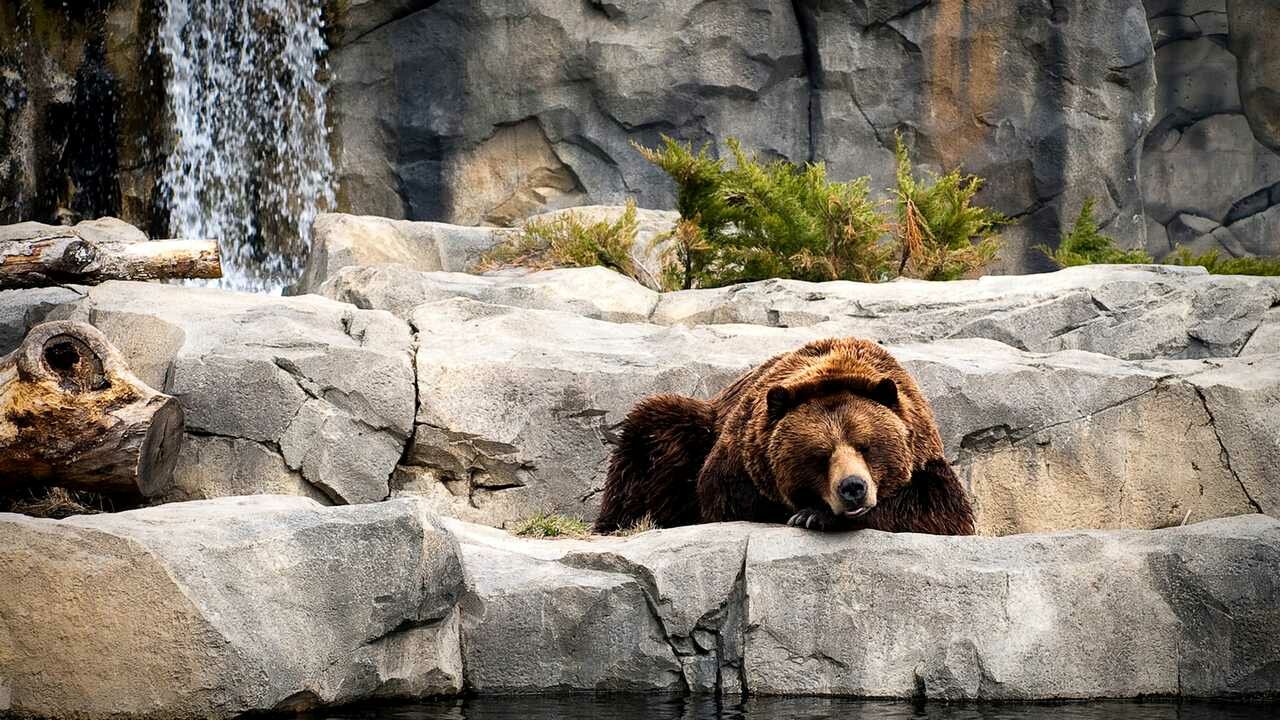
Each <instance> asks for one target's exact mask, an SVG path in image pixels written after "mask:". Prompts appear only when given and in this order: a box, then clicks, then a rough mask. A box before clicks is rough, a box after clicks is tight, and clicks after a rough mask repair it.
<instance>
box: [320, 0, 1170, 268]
mask: <svg viewBox="0 0 1280 720" xmlns="http://www.w3.org/2000/svg"><path fill="white" fill-rule="evenodd" d="M406 5H413V6H414V7H415V8H418V7H420V8H422V9H421V10H419V11H418V12H410V11H409V9H408V7H406V8H405V10H404V11H403V12H396V13H389V12H388V11H387V10H385V9H383V8H378V7H376V6H374V5H373V4H368V3H366V4H360V5H356V6H353V7H352V8H351V9H350V10H348V11H347V12H345V13H343V14H342V15H341V17H339V18H338V25H339V27H340V28H341V29H340V31H339V39H338V40H337V41H336V43H335V48H334V51H333V67H334V85H333V88H334V89H333V104H332V107H333V108H334V112H335V116H336V118H337V121H336V133H337V136H338V142H339V143H340V145H341V147H342V148H343V155H344V156H349V157H350V158H351V159H352V160H353V161H352V162H343V161H341V160H340V162H339V175H340V180H341V184H342V186H343V187H344V188H347V189H348V191H347V192H345V193H344V195H343V197H342V201H341V202H340V205H342V206H343V207H345V208H349V209H351V210H352V211H357V212H359V211H368V210H370V209H376V210H377V211H379V212H386V211H387V210H388V209H389V208H394V209H397V210H399V212H398V213H396V212H393V213H392V214H393V216H396V217H400V216H404V217H413V218H430V219H439V220H446V221H449V222H458V223H463V224H472V223H478V222H491V223H500V224H501V223H508V222H510V221H511V220H512V219H518V218H520V217H523V216H526V215H529V214H532V213H534V212H537V211H539V210H541V209H542V208H547V207H550V208H556V207H563V206H565V205H568V204H579V203H580V202H581V201H583V200H587V201H595V202H601V201H604V202H618V201H620V200H622V199H623V198H624V197H626V196H629V195H635V196H637V197H638V199H639V201H640V204H641V205H642V206H645V207H670V205H671V202H672V189H671V185H670V183H669V181H668V180H667V179H666V178H665V177H664V176H663V175H661V174H660V173H659V172H658V171H656V170H655V169H654V168H652V167H651V166H649V165H648V164H647V163H646V162H645V161H644V160H643V159H642V158H641V157H640V156H639V154H638V153H636V152H635V150H634V149H633V148H632V147H631V146H630V145H629V142H631V141H636V142H640V143H644V144H648V145H653V144H654V143H656V141H657V140H658V135H659V134H660V133H665V134H668V135H672V136H675V137H677V138H680V139H683V140H687V141H691V142H694V143H698V144H701V143H703V142H712V143H717V144H719V143H723V141H724V140H726V139H727V138H729V137H737V138H739V139H740V140H742V142H743V144H744V146H745V147H747V148H751V149H755V150H758V151H759V152H761V153H762V154H763V155H764V156H766V157H782V158H787V159H790V160H793V161H796V162H802V161H806V160H825V161H827V162H828V163H829V164H830V165H831V166H832V168H833V170H834V174H835V175H836V176H838V177H853V176H858V175H864V174H870V175H871V176H872V178H873V181H874V183H873V184H874V185H875V186H876V187H878V188H879V187H887V186H888V184H889V183H890V182H891V180H892V147H893V142H894V133H895V131H899V130H901V131H905V133H906V136H907V139H908V141H909V142H910V143H911V144H912V145H914V146H915V148H916V151H917V153H918V155H919V158H920V160H921V162H922V163H923V164H924V165H926V166H931V167H934V168H942V167H945V168H950V167H953V166H962V167H964V168H965V169H966V170H968V171H970V172H976V173H978V174H981V175H984V176H986V177H988V178H989V179H990V184H989V186H988V189H987V190H986V191H985V194H984V198H983V199H984V200H985V201H987V202H988V203H989V204H992V205H994V206H995V207H997V208H999V209H1000V210H1002V211H1005V212H1007V213H1010V214H1017V215H1021V216H1026V217H1028V218H1031V220H1029V221H1028V225H1027V227H1028V228H1029V231H1030V232H1042V231H1043V234H1041V235H1040V236H1039V238H1040V240H1042V239H1043V238H1045V237H1054V236H1056V231H1057V227H1058V220H1059V217H1060V216H1061V215H1062V214H1064V213H1065V212H1074V211H1075V209H1076V208H1077V207H1078V206H1079V203H1080V202H1081V201H1082V200H1083V198H1084V197H1086V196H1090V195H1092V196H1094V197H1097V198H1100V199H1102V200H1103V205H1104V206H1105V210H1106V217H1105V218H1104V220H1106V221H1107V222H1108V223H1110V227H1111V228H1112V229H1113V230H1114V232H1115V234H1117V235H1118V236H1120V237H1122V238H1125V239H1126V241H1128V240H1129V239H1130V238H1132V240H1133V241H1134V242H1136V243H1137V244H1139V245H1140V244H1141V239H1142V236H1143V233H1144V228H1143V223H1142V221H1141V215H1142V206H1141V198H1140V192H1139V186H1138V184H1137V182H1136V176H1137V160H1138V154H1139V149H1140V145H1141V141H1142V137H1143V135H1144V134H1145V131H1146V127H1147V123H1148V120H1149V119H1150V115H1151V105H1152V94H1151V93H1152V89H1153V87H1154V71H1153V63H1152V48H1151V44H1150V42H1149V41H1148V31H1147V26H1146V22H1145V19H1144V13H1143V9H1142V5H1141V3H1140V2H1139V1H1138V0H1125V2H1118V3H1117V2H1093V1H1092V0H1090V2H1085V3H1077V4H1075V5H1073V6H1071V8H1070V9H1067V8H1065V7H1064V8H1060V9H1052V8H1049V7H1048V6H1046V5H1044V4H1043V3H1037V2H1029V1H1024V0H1007V1H1005V2H1000V3H995V4H989V5H988V6H984V7H983V8H981V9H974V8H970V7H968V6H966V7H964V8H961V7H959V6H956V7H954V8H953V7H950V6H949V5H947V4H940V3H927V2H926V3H918V2H913V3H907V2H899V3H887V4H886V3H881V4H878V5H876V6H875V7H870V8H869V7H865V6H864V5H865V4H864V3H855V2H837V3H811V2H802V3H790V2H782V1H781V0H753V1H752V2H748V3H742V2H715V3H711V4H707V3H695V2H692V1H691V0H672V1H668V2H662V3H652V2H648V3H634V2H610V3H584V4H575V3H562V2H554V1H553V0H539V1H537V2H533V3H527V4H522V5H518V6H517V5H503V4H498V5H483V6H481V5H475V4H474V3H462V2H452V1H450V0H446V1H445V2H439V3H416V4H414V3H408V4H406ZM517 25H518V26H519V30H516V29H515V28H516V26H517ZM424 38H426V41H424V40H423V39H424ZM460 67H466V68H468V71H467V72H466V73H465V74H463V73H459V72H458V70H457V69H458V68H460ZM957 67H964V68H968V70H967V71H966V72H956V68H957ZM886 68H891V69H892V71H890V72H887V71H886ZM405 87H412V88H414V91H413V92H403V91H401V90H400V88H405ZM504 88H506V89H504ZM1009 88H1016V89H1017V90H1015V91H1012V92H1010V91H1009ZM1033 88H1034V90H1033ZM1024 89H1025V92H1024V91H1023V90H1024ZM375 109H376V111H375ZM388 117H391V118H396V119H395V120H393V121H391V122H390V123H388V121H387V120H386V118H388ZM975 118H976V119H977V120H976V121H975V120H974V119H975ZM388 124H390V125H391V127H390V128H388ZM1084 147H1088V148H1089V152H1088V153H1087V154H1079V156H1078V157H1077V154H1078V151H1077V149H1078V148H1084ZM368 158H392V159H394V160H393V161H392V162H391V163H390V164H389V165H388V164H387V163H386V162H385V161H384V162H367V161H366V159H368ZM464 187H465V188H466V189H467V190H466V192H462V191H461V190H460V188H464ZM1010 240H1011V248H1010V250H1009V254H1008V256H1007V260H1008V262H1009V266H1010V267H1017V268H1025V267H1030V266H1035V265H1043V264H1044V262H1043V258H1042V257H1041V256H1040V255H1039V254H1038V253H1034V252H1032V251H1030V249H1029V248H1030V244H1028V243H1024V241H1023V236H1022V234H1021V233H1014V234H1013V236H1011V238H1010ZM1040 240H1037V241H1040Z"/></svg>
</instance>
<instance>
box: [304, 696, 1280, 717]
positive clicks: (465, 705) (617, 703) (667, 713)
mask: <svg viewBox="0 0 1280 720" xmlns="http://www.w3.org/2000/svg"><path fill="white" fill-rule="evenodd" d="M1277 716H1280V707H1277V706H1276V705H1274V704H1273V705H1264V704H1243V703H1241V704H1235V703H1214V702H1182V703H1174V702H1087V703H1060V704H1028V705H1014V704H981V705H979V704H966V705H949V704H944V703H911V702H870V701H858V700H837V699H827V698H750V699H747V700H745V701H731V700H721V701H717V700H716V699H714V698H691V697H662V696H643V695H640V696H625V695H624V696H610V695H565V696H551V697H548V696H530V697H522V696H516V697H500V698H499V697H495V698H469V699H465V700H449V701H440V702H431V703H422V704H412V705H385V706H372V707H367V708H358V709H351V710H346V711H342V712H334V713H328V714H318V715H315V716H314V717H313V720H319V719H320V718H323V719H324V720H594V719H595V718H603V719H607V720H773V718H796V719H797V720H827V719H831V720H836V719H837V718H838V719H839V720H1040V719H1041V718H1044V719H1046V720H1264V719H1265V720H1274V718H1276V717H1277Z"/></svg>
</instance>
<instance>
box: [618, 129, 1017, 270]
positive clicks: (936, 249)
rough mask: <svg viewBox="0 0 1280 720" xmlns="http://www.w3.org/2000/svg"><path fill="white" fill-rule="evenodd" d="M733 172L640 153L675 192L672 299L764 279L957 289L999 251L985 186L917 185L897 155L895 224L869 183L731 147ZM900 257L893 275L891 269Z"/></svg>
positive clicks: (952, 178)
mask: <svg viewBox="0 0 1280 720" xmlns="http://www.w3.org/2000/svg"><path fill="white" fill-rule="evenodd" d="M728 146H729V150H730V153H731V155H732V157H733V161H734V163H733V167H731V168H726V167H725V164H724V162H723V161H722V160H720V159H718V158H713V157H711V155H710V149H709V147H708V146H704V147H703V148H702V149H700V150H698V151H697V152H694V150H693V148H692V146H690V145H684V144H681V143H678V142H676V141H675V140H673V139H671V138H668V137H664V138H663V140H662V145H661V146H660V147H658V148H645V147H641V146H639V145H637V146H636V147H637V149H638V150H639V151H640V153H641V154H643V155H644V157H645V158H646V159H648V160H649V161H650V162H651V163H653V164H654V165H656V166H657V167H659V168H661V169H662V170H663V171H665V172H666V173H667V174H668V175H669V176H670V177H671V178H672V179H673V180H674V181H675V183H676V208H677V209H678V210H679V211H680V217H681V220H680V223H679V225H678V226H677V227H676V229H675V231H674V232H673V233H672V234H671V237H670V238H669V242H668V243H667V244H666V245H665V246H664V248H663V249H664V253H663V261H664V267H663V279H664V282H665V284H666V286H667V287H669V288H691V287H716V286H720V285H728V284H732V283H738V282H746V281H751V280H761V279H765V278H774V277H782V278H791V279H797V280H811V281H824V280H855V281H861V282H877V281H882V280H888V279H890V278H892V277H894V276H895V275H897V274H902V273H903V272H904V271H906V273H907V274H909V275H911V276H913V277H926V278H930V279H949V278H953V277H960V276H961V275H964V274H967V273H969V272H972V271H973V270H976V269H977V268H979V267H981V266H982V265H984V264H986V263H988V262H990V261H991V259H992V258H994V257H995V253H996V251H997V250H998V245H997V242H996V240H995V238H994V232H995V229H996V228H997V227H998V226H999V225H1000V224H1002V223H1003V222H1005V219H1004V218H1003V217H1002V216H1001V215H1000V214H999V213H996V212H994V211H991V210H988V209H985V208H981V207H976V206H974V205H972V199H973V196H974V194H975V193H977V191H978V189H979V188H980V187H981V182H980V181H979V180H978V179H977V178H974V177H971V176H964V175H961V174H960V173H958V172H952V173H949V174H947V175H944V176H942V177H940V178H935V179H933V180H932V181H930V182H923V181H918V180H916V179H915V178H914V177H913V176H912V174H911V165H910V162H909V160H908V159H907V153H906V150H905V148H904V147H903V146H902V143H901V142H899V146H898V158H899V162H898V187H897V191H896V194H897V198H898V202H897V209H898V213H897V214H898V218H897V222H890V220H889V219H887V218H886V217H885V215H884V213H883V212H882V208H881V206H880V205H878V204H877V203H876V202H874V201H873V200H871V198H870V180H869V179H868V178H865V177H863V178H858V179H856V180H853V181H850V182H832V181H830V180H829V179H828V177H827V171H826V167H825V166H824V165H823V164H822V163H808V164H804V165H796V164H794V163H790V162H787V161H785V160H774V161H771V162H763V161H761V160H760V159H759V158H757V157H755V156H754V155H749V154H747V153H746V152H745V151H743V149H742V146H741V144H740V143H738V142H737V141H736V140H733V139H730V140H729V141H728ZM897 257H900V258H901V261H900V262H899V263H896V265H897V267H896V268H895V262H894V259H895V258H897Z"/></svg>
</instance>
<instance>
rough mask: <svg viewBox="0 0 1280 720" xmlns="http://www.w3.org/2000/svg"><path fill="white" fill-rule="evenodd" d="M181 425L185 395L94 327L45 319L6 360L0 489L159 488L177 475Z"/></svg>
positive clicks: (0, 401)
mask: <svg viewBox="0 0 1280 720" xmlns="http://www.w3.org/2000/svg"><path fill="white" fill-rule="evenodd" d="M182 429H183V417H182V407H181V406H180V405H179V404H178V402H177V400H175V399H174V398H173V397H171V396H169V395H165V394H163V393H159V392H157V391H155V390H153V389H152V388H151V387H149V386H147V385H146V384H145V383H143V382H142V381H141V380H139V379H138V377H137V376H136V375H134V374H133V372H132V371H130V370H129V368H128V366H127V365H126V363H125V360H124V357H123V356H122V355H121V354H120V352H119V351H118V350H116V348H115V347H114V346H112V345H111V343H110V342H108V341H107V339H106V337H104V336H103V335H102V333H101V332H99V331H98V329H97V328H95V327H93V326H91V325H87V324H85V323H80V322H66V321H60V322H48V323H44V324H42V325H37V326H36V327H35V328H33V329H32V330H31V332H30V333H28V334H27V337H26V339H25V340H23V342H22V345H20V346H19V347H18V349H17V350H14V351H13V352H12V353H10V354H8V355H6V356H4V357H2V358H0V490H14V489H18V488H21V487H22V486H24V485H59V486H63V487H68V488H73V489H80V490H92V491H95V492H100V493H111V494H117V495H128V496H136V495H141V496H142V497H153V496H156V495H158V494H160V493H162V492H163V491H164V490H166V489H168V488H169V487H170V485H171V483H172V480H173V469H174V465H175V463H176V462H177V459H178V448H179V446H180V444H181V442H182Z"/></svg>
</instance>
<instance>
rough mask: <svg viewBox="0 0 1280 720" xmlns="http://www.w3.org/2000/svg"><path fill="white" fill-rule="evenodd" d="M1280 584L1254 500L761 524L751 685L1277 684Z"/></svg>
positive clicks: (993, 694)
mask: <svg viewBox="0 0 1280 720" xmlns="http://www.w3.org/2000/svg"><path fill="white" fill-rule="evenodd" d="M797 587H803V588H805V590H804V592H796V591H795V588H797ZM1278 594H1280V521H1277V520H1275V519H1273V518H1268V517H1264V516H1260V515H1251V516H1246V517H1238V518H1231V519H1227V520H1216V521H1211V522H1205V523H1201V524H1198V525H1192V526H1188V527H1181V528H1174V529H1169V530H1160V531H1154V532H1144V531H1118V532H1073V533H1058V534H1054V535H1018V536H1014V537H1007V538H997V539H985V538H937V537H930V536H925V535H889V534H884V533H874V532H864V533H855V534H852V535H844V536H835V537H833V536H824V535H817V534H812V533H803V532H796V531H793V530H790V529H776V530H770V531H767V532H761V533H757V534H754V535H752V536H751V539H750V542H749V544H748V547H747V558H746V596H747V604H746V607H747V623H748V625H747V630H746V648H747V652H746V658H745V667H746V673H745V674H746V683H747V687H749V688H750V689H751V691H752V692H754V693H762V694H822V695H855V696H872V697H919V696H922V695H923V696H925V697H929V698H939V699H945V700H1042V699H1059V698H1099V697H1138V696H1150V695H1155V696H1171V697H1196V696H1215V697H1231V696H1238V697H1250V696H1264V697H1274V696H1276V695H1277V694H1280V674H1277V673H1276V672H1275V667H1276V665H1277V663H1280V646H1278V645H1277V644H1276V643H1275V641H1274V637H1275V634H1276V632H1277V631H1280V607H1277V605H1276V603H1275V598H1276V597H1277V595H1278ZM1100 658H1106V661H1105V662H1099V659H1100Z"/></svg>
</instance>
